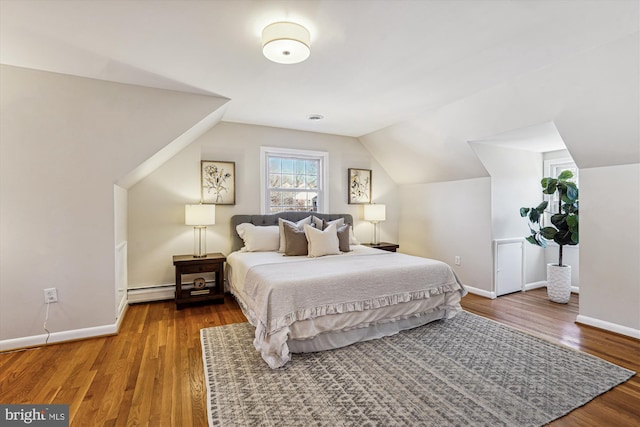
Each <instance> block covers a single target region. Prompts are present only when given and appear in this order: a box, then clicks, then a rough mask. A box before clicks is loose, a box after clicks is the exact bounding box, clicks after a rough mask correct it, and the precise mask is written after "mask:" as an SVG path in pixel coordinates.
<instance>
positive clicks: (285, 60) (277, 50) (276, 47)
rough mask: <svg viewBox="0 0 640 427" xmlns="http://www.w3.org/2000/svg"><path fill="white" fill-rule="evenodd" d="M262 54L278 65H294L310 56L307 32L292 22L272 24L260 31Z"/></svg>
mask: <svg viewBox="0 0 640 427" xmlns="http://www.w3.org/2000/svg"><path fill="white" fill-rule="evenodd" d="M262 53H263V54H264V56H266V57H267V58H268V59H269V60H271V61H273V62H277V63H279V64H296V63H298V62H302V61H304V60H305V59H307V58H308V57H309V55H310V54H311V36H310V35H309V30H307V29H306V28H305V27H303V26H302V25H298V24H295V23H293V22H274V23H273V24H270V25H267V26H266V27H265V28H264V30H262Z"/></svg>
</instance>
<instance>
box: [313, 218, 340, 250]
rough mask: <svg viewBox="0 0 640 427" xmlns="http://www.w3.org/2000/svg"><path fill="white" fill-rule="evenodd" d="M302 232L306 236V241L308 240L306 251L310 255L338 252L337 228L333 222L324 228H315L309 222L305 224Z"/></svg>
mask: <svg viewBox="0 0 640 427" xmlns="http://www.w3.org/2000/svg"><path fill="white" fill-rule="evenodd" d="M304 234H305V235H306V236H307V241H309V246H308V249H309V251H308V252H309V256H310V257H312V258H315V257H321V256H325V255H339V254H340V243H339V241H338V229H337V228H336V225H335V224H331V225H329V226H328V227H327V228H325V229H324V230H317V229H315V228H314V227H312V226H310V225H309V224H305V226H304Z"/></svg>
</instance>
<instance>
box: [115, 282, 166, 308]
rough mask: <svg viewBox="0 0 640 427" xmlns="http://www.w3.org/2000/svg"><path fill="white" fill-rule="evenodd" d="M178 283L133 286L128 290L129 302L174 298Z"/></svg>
mask: <svg viewBox="0 0 640 427" xmlns="http://www.w3.org/2000/svg"><path fill="white" fill-rule="evenodd" d="M175 293H176V285H173V284H171V285H158V286H147V287H143V288H131V289H129V290H128V291H127V299H128V300H129V304H135V303H139V302H151V301H163V300H169V299H174V298H175Z"/></svg>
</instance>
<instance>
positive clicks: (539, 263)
mask: <svg viewBox="0 0 640 427" xmlns="http://www.w3.org/2000/svg"><path fill="white" fill-rule="evenodd" d="M471 147H472V148H473V150H474V151H475V152H476V154H477V155H478V157H479V159H480V161H481V162H482V164H483V166H484V167H485V168H486V169H487V171H488V172H489V174H490V175H491V229H492V238H493V239H512V238H517V237H527V236H529V234H530V233H529V227H528V222H527V220H526V219H525V218H522V217H520V208H521V207H534V206H537V205H538V204H540V202H542V190H541V187H540V180H541V179H542V157H543V156H542V154H541V153H537V152H533V151H527V150H520V149H513V148H505V147H500V146H497V145H492V144H485V143H471ZM544 255H545V251H544V250H542V249H541V248H539V247H536V246H535V245H531V244H530V243H526V242H525V260H524V262H525V284H527V283H534V282H540V281H544V280H546V266H545V258H544Z"/></svg>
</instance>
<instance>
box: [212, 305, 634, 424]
mask: <svg viewBox="0 0 640 427" xmlns="http://www.w3.org/2000/svg"><path fill="white" fill-rule="evenodd" d="M253 333H254V328H253V327H252V326H251V325H249V324H248V323H238V324H233V325H227V326H218V327H213V328H207V329H203V330H202V331H201V339H202V346H203V358H204V364H205V378H206V380H207V390H208V394H209V401H208V405H209V424H210V425H224V426H259V425H268V426H311V425H315V426H363V425H371V426H373V425H376V426H416V425H419V426H492V427H493V426H510V427H512V426H540V425H544V424H546V423H548V422H550V421H552V420H554V419H556V418H559V417H561V416H563V415H565V414H567V413H569V412H570V411H572V410H573V409H575V408H577V407H579V406H582V405H584V404H585V403H587V402H588V401H590V400H591V399H593V398H594V397H596V396H598V395H600V394H602V393H604V392H606V391H607V390H609V389H611V388H613V387H615V386H616V385H618V384H620V383H623V382H625V381H626V380H628V379H629V378H631V377H632V376H633V374H634V373H633V372H632V371H630V370H627V369H624V368H621V367H619V366H616V365H613V364H611V363H609V362H607V361H605V360H602V359H599V358H596V357H593V356H591V355H588V354H585V353H580V352H577V351H574V350H572V349H568V348H564V347H560V346H557V345H554V344H551V343H549V342H547V341H544V340H541V339H538V338H536V337H533V336H531V335H528V334H525V333H522V332H520V331H517V330H514V329H511V328H509V327H507V326H504V325H501V324H499V323H496V322H493V321H491V320H488V319H485V318H483V317H479V316H476V315H473V314H470V313H467V312H463V313H460V314H459V315H458V316H456V317H455V318H454V319H452V320H447V321H438V322H434V323H431V324H429V325H426V326H423V327H420V328H416V329H414V330H411V331H405V332H402V333H400V334H397V335H395V336H392V337H386V338H383V339H380V340H375V341H369V342H363V343H358V344H354V345H351V346H349V347H345V348H342V349H338V350H331V351H324V352H320V353H307V354H298V355H293V359H292V360H291V362H289V363H288V364H287V365H286V366H285V367H284V368H281V369H277V370H272V369H270V368H269V367H268V366H267V364H266V363H265V362H264V361H263V360H262V359H261V357H260V355H259V354H258V353H257V351H256V350H255V349H254V348H253V344H252V341H253Z"/></svg>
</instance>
